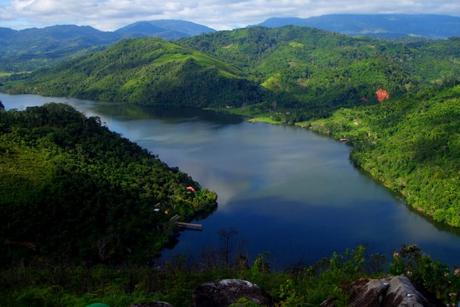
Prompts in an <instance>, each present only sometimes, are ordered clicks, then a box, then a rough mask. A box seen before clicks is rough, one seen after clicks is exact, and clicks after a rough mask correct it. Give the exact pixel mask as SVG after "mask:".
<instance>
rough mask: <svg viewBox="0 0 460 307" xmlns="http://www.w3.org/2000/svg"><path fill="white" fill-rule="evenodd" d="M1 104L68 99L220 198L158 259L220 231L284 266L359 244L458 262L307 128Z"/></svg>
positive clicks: (452, 236) (445, 234) (432, 230)
mask: <svg viewBox="0 0 460 307" xmlns="http://www.w3.org/2000/svg"><path fill="white" fill-rule="evenodd" d="M0 100H2V101H3V103H4V104H5V106H6V108H7V109H11V108H17V109H23V108H24V107H26V106H31V105H41V104H43V103H45V102H49V101H55V102H65V103H69V104H71V105H74V106H76V107H77V108H78V109H79V110H80V111H83V112H84V113H86V114H87V115H98V116H100V117H101V118H102V120H103V122H105V123H106V125H107V126H108V127H109V128H110V129H112V130H114V131H116V132H118V133H121V134H122V135H123V136H125V137H127V138H129V139H131V140H132V141H134V142H137V143H138V144H140V145H141V146H143V147H145V148H147V149H149V150H151V151H152V152H153V153H155V154H158V155H159V156H160V158H161V159H162V160H164V161H166V162H167V163H168V164H169V165H171V166H178V167H180V168H181V169H182V170H183V171H185V172H187V173H189V174H191V175H192V176H193V178H194V179H196V180H198V181H199V182H200V183H201V184H202V185H203V186H205V187H207V188H209V189H211V190H214V191H216V192H217V193H218V195H219V208H218V210H217V211H216V212H215V213H214V214H212V215H211V216H210V217H208V218H207V219H205V220H203V221H201V223H202V224H203V226H204V231H203V232H190V231H188V232H183V233H182V234H181V235H180V237H179V242H178V244H177V245H176V246H175V247H174V248H173V249H171V250H165V252H164V253H163V257H164V258H165V259H167V258H170V257H173V256H174V255H178V254H186V255H188V256H190V257H193V256H199V255H200V254H201V253H202V252H203V251H205V250H212V249H216V248H219V247H220V246H221V244H222V242H221V237H220V236H219V235H218V233H219V231H220V230H222V229H234V230H236V231H237V232H238V234H237V235H235V236H234V237H233V238H232V242H233V245H234V249H238V250H243V251H246V252H247V253H248V254H249V255H250V256H251V257H254V256H255V255H257V254H259V253H262V252H268V253H269V257H270V259H271V262H272V263H273V264H274V265H275V266H277V267H284V266H288V265H292V264H297V263H299V262H307V263H310V262H313V261H315V260H318V259H319V258H321V257H323V256H327V255H330V254H331V253H332V252H333V251H343V250H344V249H346V248H349V247H355V246H356V245H359V244H364V245H366V246H367V247H368V248H369V250H370V251H372V252H383V253H387V254H389V253H391V252H392V251H393V250H394V249H396V248H399V247H400V246H401V245H402V244H404V243H416V244H418V245H419V246H420V247H421V248H423V250H424V251H426V252H427V253H429V254H431V255H432V256H433V257H435V258H437V259H439V260H442V261H444V262H447V263H450V264H460V235H459V234H458V232H457V233H454V232H453V231H452V230H450V231H449V230H447V229H441V228H439V227H437V226H435V225H434V224H432V223H430V222H429V221H428V220H427V219H425V218H423V217H421V216H420V215H418V214H416V213H414V212H412V211H410V210H409V209H408V208H407V207H406V206H405V205H404V203H403V202H402V201H401V200H399V199H398V198H396V197H395V196H394V195H392V194H391V193H390V192H388V191H387V190H386V189H385V188H383V187H381V186H380V185H378V184H376V183H375V182H374V181H372V180H371V179H370V178H368V177H366V176H365V175H363V174H362V173H360V172H359V171H358V170H356V169H355V168H354V167H353V165H352V164H351V163H350V161H349V159H348V156H349V152H350V148H349V147H347V146H345V145H343V144H340V143H337V142H335V141H332V140H330V139H327V138H324V137H321V136H318V135H315V134H313V133H311V132H309V131H306V130H304V129H299V128H294V127H278V126H270V125H265V124H250V123H247V122H243V121H241V120H239V119H236V118H232V117H228V116H222V115H216V114H213V113H207V112H191V111H180V112H178V111H176V112H164V111H163V112H158V111H153V110H151V109H150V110H149V109H145V108H139V107H132V106H131V107H122V106H113V105H112V106H107V105H103V104H97V103H94V102H91V101H81V100H76V99H64V98H44V97H40V96H32V95H19V96H9V95H4V94H0Z"/></svg>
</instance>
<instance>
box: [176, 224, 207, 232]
mask: <svg viewBox="0 0 460 307" xmlns="http://www.w3.org/2000/svg"><path fill="white" fill-rule="evenodd" d="M176 226H177V227H179V228H183V229H190V230H199V231H201V230H203V225H201V224H190V223H182V222H176Z"/></svg>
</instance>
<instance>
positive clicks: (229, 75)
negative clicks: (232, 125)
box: [3, 27, 460, 121]
mask: <svg viewBox="0 0 460 307" xmlns="http://www.w3.org/2000/svg"><path fill="white" fill-rule="evenodd" d="M458 50H460V39H450V40H446V41H435V42H417V43H411V44H402V43H394V42H383V41H378V40H372V39H368V38H352V37H348V36H344V35H340V34H335V33H329V32H325V31H321V30H317V29H309V28H302V27H284V28H279V29H267V28H247V29H239V30H234V31H222V32H216V33H211V34H206V35H201V36H196V37H193V38H189V39H184V40H181V41H179V42H177V44H176V43H170V42H165V41H161V40H158V39H139V40H129V41H123V42H120V43H118V44H116V45H114V46H113V47H110V48H109V49H107V50H105V51H101V52H96V53H93V54H91V55H86V56H82V57H79V58H76V59H74V60H72V61H70V62H67V63H64V64H62V65H58V66H55V67H53V68H50V69H47V70H42V71H38V72H35V73H33V74H31V75H27V76H26V77H25V78H24V79H23V80H22V81H21V80H20V81H17V82H13V83H8V82H7V84H6V86H4V87H3V90H7V91H11V92H32V93H38V94H44V95H55V96H74V97H80V98H88V99H95V100H103V101H118V102H128V103H140V104H168V105H187V106H195V107H222V106H227V105H229V106H243V105H248V104H251V105H253V104H258V105H259V106H258V108H259V110H262V111H273V110H275V111H280V112H282V113H286V112H289V113H290V114H291V115H290V117H291V119H290V120H291V121H301V120H306V119H309V118H314V117H322V116H327V115H330V114H331V112H333V111H334V110H337V109H338V108H340V107H350V106H355V105H366V104H374V103H376V99H375V93H376V91H377V90H378V89H380V88H382V89H385V91H387V92H388V93H389V95H390V97H400V96H402V95H405V94H407V93H410V92H413V91H417V89H418V88H421V87H423V86H426V85H430V84H433V83H436V82H443V80H446V79H449V78H454V77H455V76H456V75H459V74H460V52H459V51H458ZM13 79H15V80H17V79H18V78H17V77H14V78H13Z"/></svg>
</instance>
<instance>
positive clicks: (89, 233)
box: [0, 104, 216, 266]
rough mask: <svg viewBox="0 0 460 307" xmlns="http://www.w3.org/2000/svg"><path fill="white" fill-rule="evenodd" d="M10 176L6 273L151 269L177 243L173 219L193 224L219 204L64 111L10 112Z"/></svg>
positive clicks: (3, 162) (3, 224)
mask: <svg viewBox="0 0 460 307" xmlns="http://www.w3.org/2000/svg"><path fill="white" fill-rule="evenodd" d="M0 170H1V171H0V208H1V214H0V249H1V250H2V253H0V266H4V265H6V264H8V263H10V262H12V261H15V262H20V261H24V260H26V261H28V260H30V259H32V258H35V259H42V260H43V259H48V260H51V259H54V260H56V261H59V262H67V261H73V260H75V261H78V262H80V261H89V262H88V263H95V262H97V263H99V262H105V263H107V262H117V263H118V262H125V261H129V260H136V261H141V262H142V261H145V260H146V259H151V257H152V256H153V255H154V254H155V253H156V252H158V251H159V249H160V248H161V247H162V246H163V245H164V244H165V242H166V241H167V240H168V238H169V236H170V233H169V231H170V229H169V226H168V225H169V224H168V221H169V219H170V218H171V217H172V216H173V215H175V214H178V215H180V216H182V217H183V218H184V219H185V220H187V219H191V218H193V217H196V216H197V214H198V213H200V212H201V213H202V212H209V211H212V210H213V209H214V206H215V202H216V195H215V194H214V193H212V192H209V191H207V190H205V189H202V188H201V187H200V185H199V184H198V183H197V182H195V181H193V180H192V179H191V178H190V177H189V176H187V175H186V174H184V173H181V172H180V171H179V170H178V169H175V168H170V167H168V166H167V165H166V164H164V163H163V162H161V161H160V160H159V159H158V158H156V157H155V156H153V155H152V154H150V153H148V152H147V151H145V150H143V149H141V148H140V147H139V146H138V145H136V144H134V143H131V142H130V141H128V140H127V139H124V138H122V137H120V136H119V135H117V134H115V133H113V132H110V131H109V130H108V129H107V128H105V127H103V126H101V124H100V121H99V119H98V118H86V117H84V115H82V114H81V113H79V112H77V111H75V110H74V109H73V108H72V107H70V106H67V105H62V104H48V105H45V106H43V107H31V108H28V109H27V110H25V111H21V112H19V111H8V112H6V111H0ZM190 186H191V187H193V188H194V189H195V190H196V192H190V191H188V190H187V188H188V187H190ZM43 257H45V258H43Z"/></svg>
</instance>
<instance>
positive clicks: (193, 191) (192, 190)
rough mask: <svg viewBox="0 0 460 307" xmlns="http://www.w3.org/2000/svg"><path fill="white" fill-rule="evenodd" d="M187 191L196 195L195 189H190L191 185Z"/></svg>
mask: <svg viewBox="0 0 460 307" xmlns="http://www.w3.org/2000/svg"><path fill="white" fill-rule="evenodd" d="M187 191H189V192H192V193H196V190H195V188H194V187H192V186H191V185H189V186H188V187H187Z"/></svg>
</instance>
